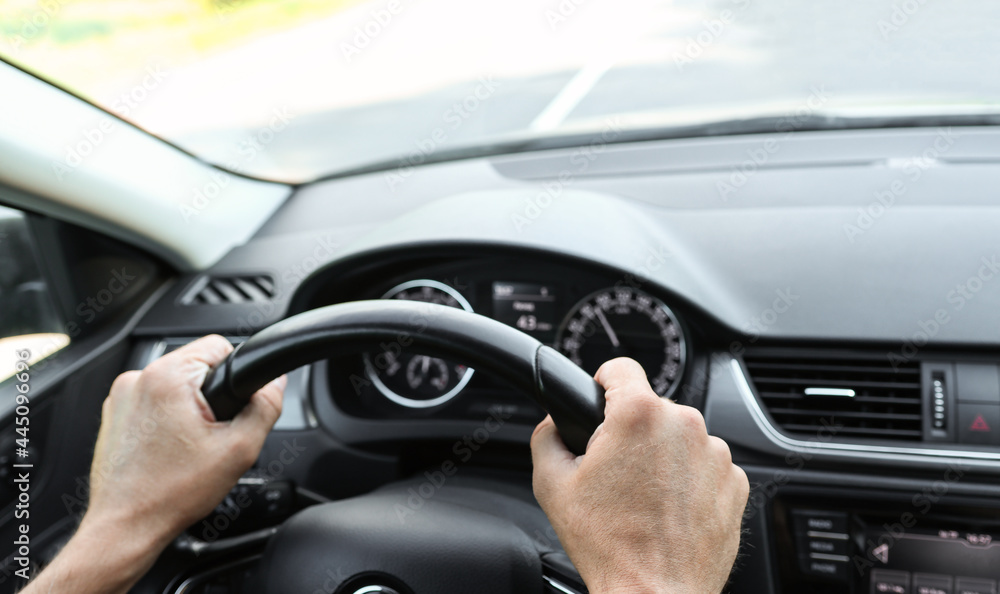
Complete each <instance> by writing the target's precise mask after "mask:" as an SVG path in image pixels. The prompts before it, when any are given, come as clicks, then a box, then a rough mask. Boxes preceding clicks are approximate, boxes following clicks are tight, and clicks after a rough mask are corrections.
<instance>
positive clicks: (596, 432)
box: [583, 423, 604, 454]
mask: <svg viewBox="0 0 1000 594" xmlns="http://www.w3.org/2000/svg"><path fill="white" fill-rule="evenodd" d="M603 433H604V423H601V424H600V425H598V426H597V429H594V434H593V435H591V436H590V439H588V440H587V447H586V448H584V450H583V453H584V454H586V453H587V452H589V451H590V444H592V443H594V440H595V439H597V436H598V435H601V434H603Z"/></svg>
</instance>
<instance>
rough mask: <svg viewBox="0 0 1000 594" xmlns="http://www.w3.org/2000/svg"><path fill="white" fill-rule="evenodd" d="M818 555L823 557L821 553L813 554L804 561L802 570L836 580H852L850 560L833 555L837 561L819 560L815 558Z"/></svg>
mask: <svg viewBox="0 0 1000 594" xmlns="http://www.w3.org/2000/svg"><path fill="white" fill-rule="evenodd" d="M817 555H819V556H823V555H822V554H821V553H812V554H810V555H809V557H807V558H805V559H802V566H803V567H802V568H803V570H804V571H805V572H806V573H808V574H810V575H815V576H821V577H828V578H831V579H836V580H845V581H846V580H847V579H849V578H850V572H849V570H850V567H851V565H850V563H849V561H850V559H848V558H847V557H842V556H841V555H831V557H836V558H837V560H829V559H817V558H815V557H816V556H817ZM841 557H842V559H841Z"/></svg>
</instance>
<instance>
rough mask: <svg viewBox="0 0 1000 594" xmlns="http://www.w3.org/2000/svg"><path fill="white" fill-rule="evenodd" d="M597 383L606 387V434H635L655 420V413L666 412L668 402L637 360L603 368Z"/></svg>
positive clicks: (611, 363) (623, 360)
mask: <svg viewBox="0 0 1000 594" xmlns="http://www.w3.org/2000/svg"><path fill="white" fill-rule="evenodd" d="M594 379H595V380H596V381H597V382H598V383H599V384H601V385H602V386H604V398H605V400H606V404H605V407H604V416H605V423H606V424H607V425H608V426H606V427H605V431H609V430H610V431H611V432H612V433H618V432H619V430H622V431H625V433H626V434H631V433H632V432H633V430H636V429H638V428H639V427H641V426H643V425H646V424H648V423H649V422H650V421H652V420H653V419H654V418H655V413H654V411H656V410H658V409H661V408H663V406H664V403H665V402H666V401H664V400H663V399H661V398H660V397H659V396H658V395H657V394H656V392H654V391H653V388H652V386H650V385H649V380H648V379H647V378H646V372H645V370H643V368H642V366H641V365H639V363H638V362H636V361H635V360H634V359H629V358H627V357H619V358H617V359H612V360H610V361H607V362H606V363H604V365H601V368H600V369H598V370H597V373H596V374H594Z"/></svg>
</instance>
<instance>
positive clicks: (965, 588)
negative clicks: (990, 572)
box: [955, 577, 997, 594]
mask: <svg viewBox="0 0 1000 594" xmlns="http://www.w3.org/2000/svg"><path fill="white" fill-rule="evenodd" d="M955 594H997V583H996V582H995V581H993V580H983V579H979V578H967V577H958V578H955Z"/></svg>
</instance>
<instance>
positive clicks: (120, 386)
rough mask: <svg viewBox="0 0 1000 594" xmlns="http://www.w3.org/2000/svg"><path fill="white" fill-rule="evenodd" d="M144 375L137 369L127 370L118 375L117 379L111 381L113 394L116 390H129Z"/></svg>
mask: <svg viewBox="0 0 1000 594" xmlns="http://www.w3.org/2000/svg"><path fill="white" fill-rule="evenodd" d="M141 376H142V374H141V373H140V372H138V371H136V370H134V369H133V370H132V371H126V372H125V373H122V374H121V375H119V376H118V377H116V378H115V381H113V382H112V383H111V392H110V393H111V394H114V393H116V392H122V391H127V390H129V389H131V388H132V386H134V385H135V383H136V381H137V380H138V379H139V378H140V377H141Z"/></svg>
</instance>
